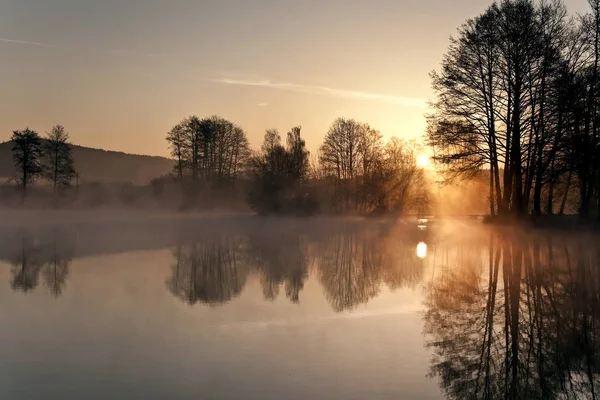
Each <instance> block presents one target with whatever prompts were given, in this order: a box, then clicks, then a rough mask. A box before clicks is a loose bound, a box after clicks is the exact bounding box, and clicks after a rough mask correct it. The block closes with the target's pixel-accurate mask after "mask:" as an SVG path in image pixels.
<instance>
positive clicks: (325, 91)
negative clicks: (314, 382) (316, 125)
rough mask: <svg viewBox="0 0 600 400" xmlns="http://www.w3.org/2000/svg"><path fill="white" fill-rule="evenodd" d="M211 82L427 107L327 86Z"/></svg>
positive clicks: (414, 101)
mask: <svg viewBox="0 0 600 400" xmlns="http://www.w3.org/2000/svg"><path fill="white" fill-rule="evenodd" d="M209 81H211V82H215V83H220V84H223V85H238V86H254V87H263V88H269V89H278V90H287V91H291V92H298V93H306V94H313V95H325V96H332V97H343V98H350V99H361V100H372V101H381V102H386V103H393V104H399V105H403V106H411V107H423V108H424V107H427V100H426V99H421V98H416V97H405V96H394V95H388V94H380V93H370V92H363V91H357V90H345V89H334V88H330V87H326V86H312V85H299V84H295V83H282V82H271V81H269V80H242V79H229V78H221V79H209Z"/></svg>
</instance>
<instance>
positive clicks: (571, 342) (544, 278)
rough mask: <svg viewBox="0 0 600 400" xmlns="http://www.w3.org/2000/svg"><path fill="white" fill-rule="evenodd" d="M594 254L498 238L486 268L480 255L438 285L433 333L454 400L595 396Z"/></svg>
mask: <svg viewBox="0 0 600 400" xmlns="http://www.w3.org/2000/svg"><path fill="white" fill-rule="evenodd" d="M543 240H544V241H546V243H545V244H543ZM590 250H591V249H590V248H586V247H585V246H583V245H582V244H581V242H580V241H579V240H578V242H572V243H569V244H568V245H566V243H565V247H564V248H563V251H560V249H557V248H556V245H555V243H554V242H553V241H552V240H551V239H550V238H547V237H545V238H543V237H542V238H540V237H534V238H523V237H519V238H503V239H500V238H494V240H492V242H491V244H490V247H489V257H488V263H487V265H485V263H484V262H483V260H481V259H477V258H474V259H473V262H471V263H467V264H458V263H457V264H455V265H452V266H450V269H449V270H448V271H447V272H446V273H444V274H442V275H440V276H438V277H437V278H436V280H435V281H434V282H433V283H432V284H431V286H430V287H429V290H428V296H427V301H426V305H427V311H426V313H425V316H424V317H425V332H426V334H427V336H428V338H429V341H428V345H429V346H430V347H432V348H433V350H434V357H433V360H432V365H431V373H432V375H433V376H437V377H439V378H440V381H441V385H442V387H443V389H444V391H445V392H446V395H447V396H448V397H449V398H455V399H477V398H482V399H488V398H513V399H516V398H526V399H536V398H540V399H548V398H556V397H559V396H564V397H567V398H595V397H596V391H597V386H598V377H599V375H598V373H599V372H600V371H599V367H600V364H599V359H598V358H597V354H598V351H599V350H600V348H599V346H598V340H597V338H598V334H599V333H600V332H599V329H598V328H599V327H600V325H599V322H600V302H599V300H598V289H599V286H600V284H599V283H600V281H599V278H600V277H599V274H598V270H597V267H598V261H599V257H598V255H597V254H596V256H595V257H593V256H592V255H591V254H590V253H591V251H590ZM573 254H575V257H576V260H573V259H572V255H573ZM462 262H463V263H464V259H463V260H462ZM484 271H486V272H485V273H484Z"/></svg>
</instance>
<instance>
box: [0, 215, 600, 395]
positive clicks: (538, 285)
mask: <svg viewBox="0 0 600 400" xmlns="http://www.w3.org/2000/svg"><path fill="white" fill-rule="evenodd" d="M473 230H474V231H476V233H473V235H472V237H469V236H468V234H467V232H466V231H465V230H464V229H462V230H461V234H460V235H457V234H455V233H454V234H447V233H448V232H446V233H445V234H444V235H442V234H436V232H435V230H432V229H427V231H426V232H423V231H420V230H417V233H416V234H415V232H412V231H410V230H407V229H405V228H403V227H402V226H395V225H385V224H360V225H342V226H334V227H327V228H325V227H321V228H320V229H315V228H314V227H312V226H310V225H307V226H303V225H299V226H292V227H290V225H289V224H273V225H272V226H269V227H268V228H265V229H255V228H250V227H236V229H232V228H227V227H223V228H215V227H211V229H206V228H202V229H200V228H199V229H187V230H174V231H173V232H171V233H163V235H162V237H161V238H158V239H157V238H156V237H155V235H153V234H152V232H150V233H148V241H147V240H145V239H143V238H139V237H138V240H137V241H134V242H133V243H137V244H135V246H140V248H147V247H148V246H150V247H152V248H163V249H168V250H167V251H169V252H170V260H169V261H167V262H165V265H164V267H165V270H166V271H168V272H166V273H165V276H164V278H163V277H161V285H162V282H165V286H163V287H166V290H168V293H171V294H172V295H173V296H175V297H176V298H177V299H179V300H181V301H182V302H184V303H186V304H189V305H206V306H209V307H214V306H218V305H223V304H226V303H229V302H231V301H233V300H234V299H235V298H237V297H239V296H241V295H242V294H243V292H244V289H245V286H246V285H247V284H248V282H249V281H250V280H251V279H255V280H256V282H259V283H260V287H261V289H262V296H263V298H264V300H266V301H273V300H275V299H277V298H284V299H287V301H289V302H291V303H293V304H298V303H302V302H303V301H304V299H305V297H304V296H306V292H304V290H305V285H306V283H307V281H308V280H309V279H314V281H316V282H318V283H319V284H320V286H321V288H322V291H323V294H324V297H325V299H326V300H327V302H328V304H329V306H330V307H331V309H332V310H334V311H335V312H338V313H343V312H347V311H351V310H354V309H355V308H357V307H358V306H360V305H364V304H366V303H368V302H369V301H371V300H372V299H374V298H375V297H377V296H378V295H379V294H380V293H381V292H382V291H384V290H387V289H389V290H392V291H394V290H398V289H401V288H417V287H420V288H424V289H423V291H424V299H425V301H424V312H423V314H422V320H423V322H424V334H425V339H426V342H427V346H428V348H429V349H430V350H431V352H432V359H431V363H430V369H429V371H430V377H431V378H432V379H434V380H435V381H437V382H439V384H440V386H441V388H442V389H443V391H444V393H445V395H446V397H447V398H450V399H479V398H481V399H492V398H511V399H516V398H523V399H536V398H539V399H547V398H557V397H558V398H560V397H563V398H586V399H587V398H596V396H597V395H596V393H597V391H598V385H599V384H600V382H599V376H600V375H599V373H600V356H599V355H600V270H599V267H600V265H599V264H600V250H599V249H597V238H596V237H594V236H586V235H576V236H570V237H566V236H562V235H554V234H540V233H535V234H532V233H515V232H507V231H491V230H489V231H483V230H481V229H480V228H478V230H477V229H475V228H473ZM138 234H139V233H136V234H135V235H136V237H137V235H138ZM0 235H3V236H2V237H0V239H3V240H0V259H2V260H4V261H6V262H7V263H8V264H10V278H9V279H10V285H11V287H12V289H13V290H15V291H19V292H31V291H33V290H34V289H36V288H38V287H39V286H42V285H41V284H40V283H43V286H44V287H45V290H47V291H48V292H49V293H51V294H52V295H53V296H56V297H59V296H61V294H62V293H63V292H64V291H65V288H67V280H68V278H69V267H70V264H71V262H72V260H73V259H75V258H77V257H81V256H83V255H90V254H92V255H95V254H103V253H107V252H110V251H115V252H121V251H124V250H123V246H124V245H125V244H124V239H126V238H122V237H119V236H118V235H119V233H118V232H114V231H110V230H106V233H105V234H101V233H95V236H90V237H89V238H88V239H89V240H86V239H85V237H84V236H81V235H77V234H76V233H74V232H73V231H70V230H66V229H58V228H52V229H48V230H45V231H43V232H39V231H35V230H22V231H17V232H10V234H4V233H2V232H0ZM102 235H106V237H105V236H102ZM150 236H152V238H150ZM108 237H110V238H111V240H112V241H111V240H108ZM129 243H131V242H129ZM148 243H150V244H148ZM129 250H131V249H127V251H129ZM126 267H127V266H125V265H124V266H123V268H126ZM426 271H427V272H430V273H431V274H427V275H426V274H425V272H426ZM421 285H422V286H421ZM163 290H164V289H163ZM165 293H167V292H165ZM284 296H285V297H284ZM432 384H433V381H432Z"/></svg>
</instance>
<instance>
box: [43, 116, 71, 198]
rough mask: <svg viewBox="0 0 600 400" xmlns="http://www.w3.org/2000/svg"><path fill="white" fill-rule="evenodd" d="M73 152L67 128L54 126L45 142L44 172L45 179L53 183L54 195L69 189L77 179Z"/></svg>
mask: <svg viewBox="0 0 600 400" xmlns="http://www.w3.org/2000/svg"><path fill="white" fill-rule="evenodd" d="M72 151H73V148H72V146H71V144H70V143H69V134H68V133H67V131H66V130H65V128H64V127H63V126H62V125H55V126H53V127H52V130H51V131H50V132H48V133H47V136H46V140H45V141H44V142H43V146H42V155H43V160H42V170H43V175H44V177H46V178H47V179H49V180H50V181H51V182H52V190H53V192H54V193H57V191H59V190H61V189H64V188H67V187H69V186H70V185H71V181H72V180H73V178H74V177H75V174H76V172H75V168H74V162H73V154H72Z"/></svg>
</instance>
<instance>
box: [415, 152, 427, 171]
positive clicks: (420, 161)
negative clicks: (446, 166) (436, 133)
mask: <svg viewBox="0 0 600 400" xmlns="http://www.w3.org/2000/svg"><path fill="white" fill-rule="evenodd" d="M428 165H429V157H427V156H426V155H425V154H421V155H419V156H418V157H417V167H420V168H423V167H426V166H428Z"/></svg>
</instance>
